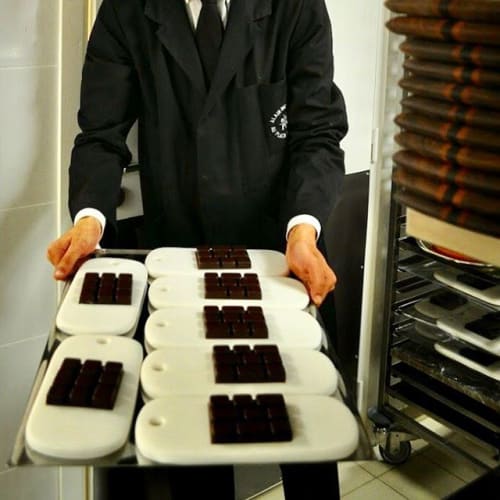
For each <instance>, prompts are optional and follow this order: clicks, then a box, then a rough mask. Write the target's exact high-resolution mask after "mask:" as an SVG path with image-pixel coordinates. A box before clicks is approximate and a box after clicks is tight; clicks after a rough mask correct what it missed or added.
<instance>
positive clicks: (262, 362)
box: [212, 345, 286, 384]
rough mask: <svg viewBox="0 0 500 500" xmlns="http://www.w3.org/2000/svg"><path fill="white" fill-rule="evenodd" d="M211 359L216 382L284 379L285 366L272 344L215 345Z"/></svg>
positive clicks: (283, 380) (279, 380) (261, 381)
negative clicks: (252, 346) (251, 345)
mask: <svg viewBox="0 0 500 500" xmlns="http://www.w3.org/2000/svg"><path fill="white" fill-rule="evenodd" d="M212 359H213V362H214V363H213V366H214V373H215V382H216V383H218V384H219V383H221V384H233V383H263V382H286V373H285V367H284V366H283V361H282V360H281V356H280V353H279V350H278V347H277V346H275V345H256V346H254V348H253V349H251V348H250V346H248V345H235V346H233V348H232V349H231V348H230V347H229V346H222V345H220V346H214V348H213V351H212Z"/></svg>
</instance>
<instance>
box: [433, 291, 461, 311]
mask: <svg viewBox="0 0 500 500" xmlns="http://www.w3.org/2000/svg"><path fill="white" fill-rule="evenodd" d="M429 302H430V303H431V304H434V305H436V306H439V307H442V308H443V309H446V310H447V311H453V310H455V309H458V308H459V307H460V306H463V305H464V304H467V299H465V298H464V297H462V296H461V295H457V294H456V293H453V292H449V291H448V290H443V291H440V292H438V293H436V294H435V295H433V296H432V297H431V298H430V299H429Z"/></svg>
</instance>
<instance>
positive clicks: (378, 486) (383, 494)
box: [342, 479, 406, 500]
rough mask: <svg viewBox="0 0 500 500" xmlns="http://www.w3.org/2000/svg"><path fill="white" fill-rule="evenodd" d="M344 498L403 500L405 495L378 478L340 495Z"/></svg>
mask: <svg viewBox="0 0 500 500" xmlns="http://www.w3.org/2000/svg"><path fill="white" fill-rule="evenodd" d="M342 498H343V499H345V500H367V499H370V500H371V499H374V500H375V499H380V498H383V499H384V500H404V499H406V497H405V496H403V495H401V494H399V493H398V492H397V491H395V490H393V489H392V488H391V487H390V486H388V485H387V484H385V483H383V482H382V481H380V480H379V479H373V480H371V481H370V482H368V483H366V484H364V485H363V486H361V487H359V488H356V489H355V490H354V491H351V493H348V494H347V495H345V496H342Z"/></svg>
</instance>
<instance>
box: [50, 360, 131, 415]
mask: <svg viewBox="0 0 500 500" xmlns="http://www.w3.org/2000/svg"><path fill="white" fill-rule="evenodd" d="M122 376H123V364H122V363H120V362H117V361H108V362H107V363H106V364H105V365H104V366H103V365H102V363H101V362H100V361H98V360H92V359H87V360H86V361H85V362H84V363H82V362H81V361H80V360H79V359H75V358H65V359H64V361H63V363H62V365H61V367H60V368H59V370H58V372H57V374H56V376H55V378H54V381H53V383H52V386H51V387H50V389H49V391H48V393H47V399H46V402H47V404H49V405H61V406H83V407H90V408H101V409H107V410H112V409H113V407H114V404H115V400H116V396H117V394H118V389H119V387H120V382H121V379H122Z"/></svg>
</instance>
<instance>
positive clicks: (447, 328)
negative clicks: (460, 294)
mask: <svg viewBox="0 0 500 500" xmlns="http://www.w3.org/2000/svg"><path fill="white" fill-rule="evenodd" d="M415 309H417V311H419V312H421V313H423V314H425V315H427V316H430V317H431V318H434V319H435V320H436V326H437V327H438V328H439V329H441V330H443V331H444V332H446V333H447V334H449V335H451V336H452V337H455V338H458V339H460V340H463V341H465V342H467V343H469V344H472V345H474V346H476V347H479V348H481V349H483V350H485V351H489V352H491V353H492V354H496V355H497V356H500V338H499V339H492V340H491V339H488V338H486V337H483V336H482V335H479V334H478V333H475V332H473V331H471V330H469V329H467V328H466V327H465V325H466V324H468V323H470V322H471V321H475V320H477V319H480V318H482V317H483V316H484V315H485V314H487V311H485V309H483V308H481V307H479V306H476V305H475V304H472V303H471V302H469V301H467V303H466V304H464V305H463V306H460V307H457V308H456V309H454V310H453V311H449V310H447V309H445V308H443V307H440V306H438V305H436V304H432V303H430V302H429V299H425V300H422V301H420V302H418V303H417V304H415Z"/></svg>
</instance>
